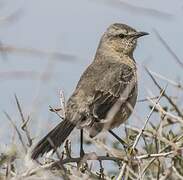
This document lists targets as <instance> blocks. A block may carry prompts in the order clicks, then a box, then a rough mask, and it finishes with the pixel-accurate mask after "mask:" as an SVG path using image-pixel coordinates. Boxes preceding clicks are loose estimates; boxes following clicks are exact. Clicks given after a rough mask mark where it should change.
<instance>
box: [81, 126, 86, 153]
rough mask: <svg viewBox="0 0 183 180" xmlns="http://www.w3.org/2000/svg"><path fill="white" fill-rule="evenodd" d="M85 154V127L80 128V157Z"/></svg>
mask: <svg viewBox="0 0 183 180" xmlns="http://www.w3.org/2000/svg"><path fill="white" fill-rule="evenodd" d="M84 155H85V152H84V149H83V129H81V130H80V157H83V156H84Z"/></svg>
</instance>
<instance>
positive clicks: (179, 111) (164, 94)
mask: <svg viewBox="0 0 183 180" xmlns="http://www.w3.org/2000/svg"><path fill="white" fill-rule="evenodd" d="M145 70H146V72H147V73H148V74H149V76H150V77H151V79H152V80H153V82H154V84H155V85H156V86H157V87H158V89H159V90H160V91H162V90H163V89H162V88H161V86H160V85H159V84H158V82H157V81H156V79H155V78H154V77H153V75H152V74H151V73H150V71H149V70H148V69H147V68H146V67H145ZM163 96H164V97H165V98H166V99H167V100H168V102H169V103H170V104H171V105H172V106H173V108H174V109H175V111H176V112H177V114H178V115H179V116H180V117H181V118H183V113H182V112H181V110H180V109H179V108H178V106H177V105H176V104H175V103H174V101H173V100H172V99H171V98H170V97H169V96H168V95H167V94H166V93H165V92H164V93H163Z"/></svg>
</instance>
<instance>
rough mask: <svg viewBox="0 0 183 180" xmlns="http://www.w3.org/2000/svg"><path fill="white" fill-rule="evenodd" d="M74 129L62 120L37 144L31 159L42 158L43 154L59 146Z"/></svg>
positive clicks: (68, 122) (66, 121)
mask: <svg viewBox="0 0 183 180" xmlns="http://www.w3.org/2000/svg"><path fill="white" fill-rule="evenodd" d="M74 127H75V125H74V124H73V123H71V122H70V121H68V120H64V121H62V122H61V123H59V124H58V125H57V126H56V127H55V128H54V129H53V130H52V131H50V132H49V133H48V134H47V135H46V136H45V137H44V138H43V139H42V140H40V141H39V142H38V144H37V145H36V147H35V148H34V149H33V151H32V155H31V158H32V159H37V158H38V156H40V155H41V156H42V155H43V154H44V153H46V152H49V151H50V150H52V149H55V148H57V147H59V146H61V144H62V143H63V142H64V141H65V140H66V138H67V137H68V136H69V134H70V133H71V132H72V130H73V129H74Z"/></svg>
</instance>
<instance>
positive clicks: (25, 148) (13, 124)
mask: <svg viewBox="0 0 183 180" xmlns="http://www.w3.org/2000/svg"><path fill="white" fill-rule="evenodd" d="M4 114H5V116H6V117H7V119H8V120H9V121H10V123H11V124H12V126H13V128H14V129H15V131H16V132H17V135H18V137H19V140H20V142H21V144H22V147H23V149H24V151H25V153H26V152H27V147H26V145H25V143H24V141H23V138H22V135H21V133H20V131H19V130H18V128H17V126H16V125H15V123H14V122H13V121H12V119H11V117H10V116H9V114H8V113H7V112H6V111H4Z"/></svg>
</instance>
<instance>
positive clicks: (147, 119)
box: [132, 86, 167, 149]
mask: <svg viewBox="0 0 183 180" xmlns="http://www.w3.org/2000/svg"><path fill="white" fill-rule="evenodd" d="M166 88H167V86H166V87H165V88H164V89H163V90H162V91H161V93H160V95H159V98H158V99H157V101H156V104H157V103H158V102H159V101H160V99H161V97H162V96H163V94H164V92H165V90H166ZM156 104H155V105H154V106H153V107H152V109H151V111H150V113H149V114H148V116H147V118H146V121H145V123H144V126H143V127H142V129H141V131H140V133H139V134H138V135H137V137H136V139H135V141H134V144H133V146H132V149H135V147H136V145H137V143H138V141H139V139H140V137H141V135H142V133H143V132H144V130H145V128H146V125H147V123H148V121H149V119H150V117H151V115H152V113H153V112H154V109H155V107H156Z"/></svg>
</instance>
